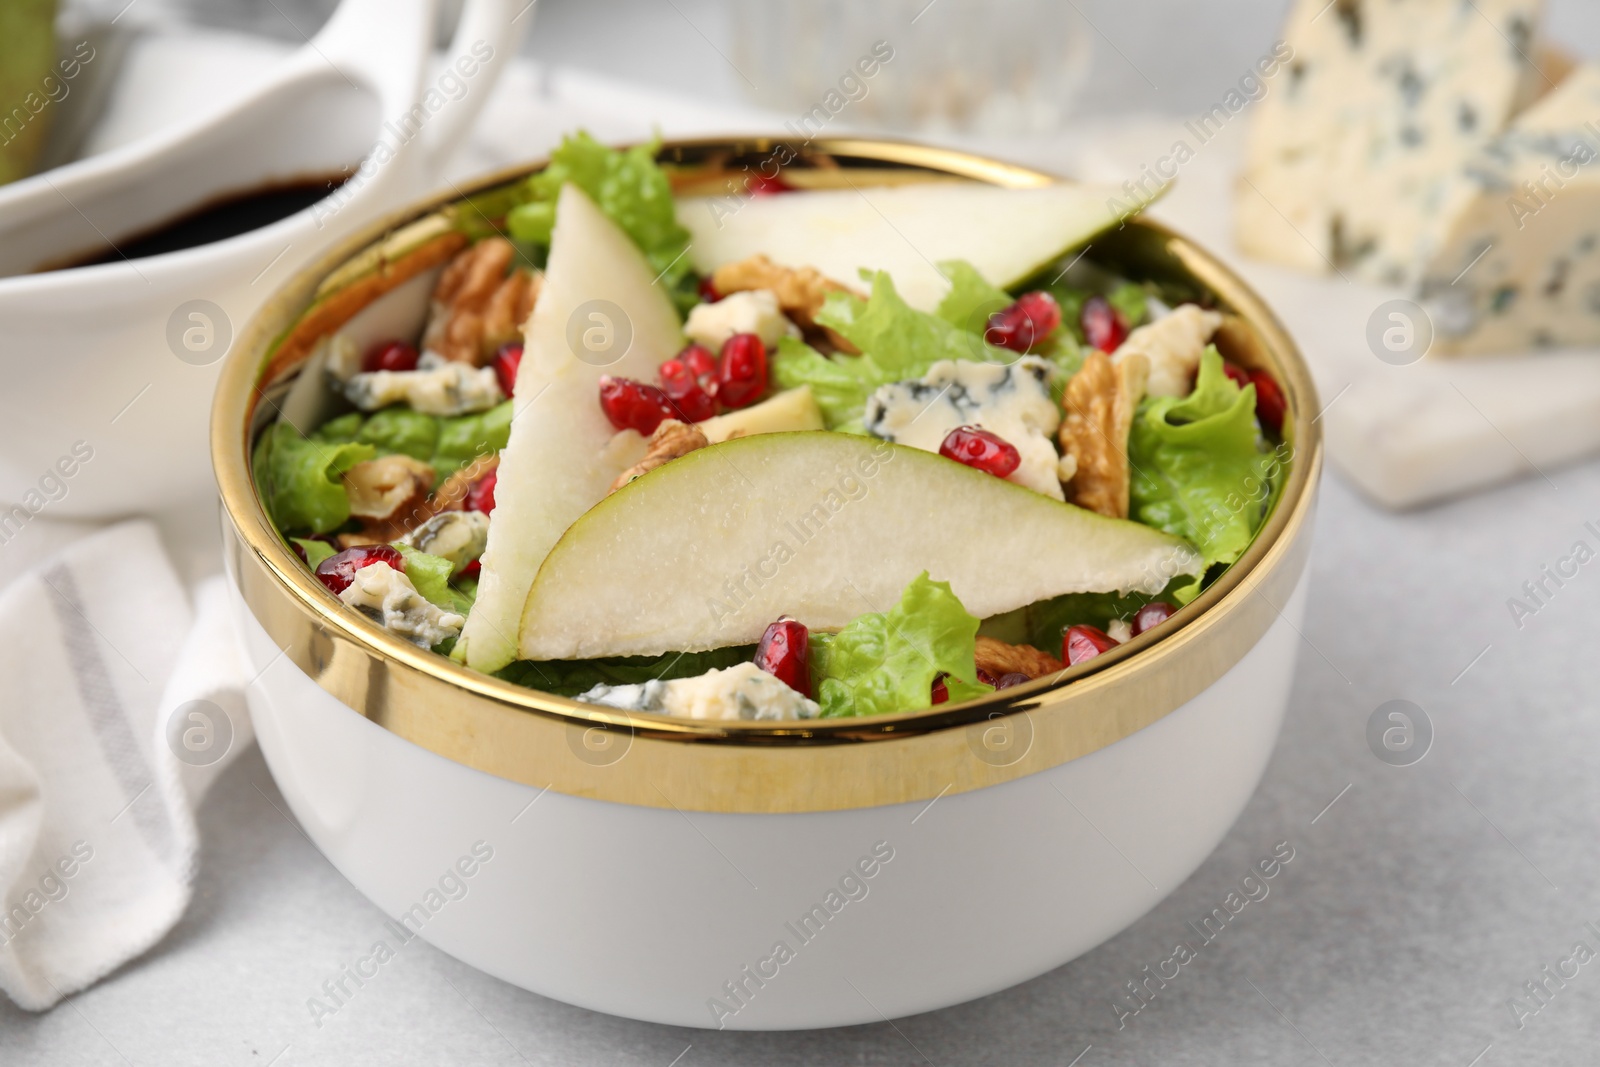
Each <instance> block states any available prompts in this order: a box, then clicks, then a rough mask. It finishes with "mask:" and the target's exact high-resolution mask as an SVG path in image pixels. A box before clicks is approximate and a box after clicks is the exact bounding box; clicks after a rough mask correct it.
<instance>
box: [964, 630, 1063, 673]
mask: <svg viewBox="0 0 1600 1067" xmlns="http://www.w3.org/2000/svg"><path fill="white" fill-rule="evenodd" d="M973 658H974V659H975V660H976V661H977V664H978V669H979V670H980V671H983V672H984V673H986V674H988V675H989V676H990V677H992V678H999V677H1000V676H1001V675H1004V674H1026V675H1027V676H1028V677H1029V679H1033V678H1043V677H1044V676H1045V675H1047V674H1054V673H1056V672H1057V671H1062V670H1065V669H1066V667H1067V665H1066V664H1065V663H1062V662H1061V661H1060V660H1058V659H1056V658H1055V657H1054V656H1052V655H1050V653H1048V652H1040V651H1039V650H1038V649H1037V648H1034V647H1033V646H1032V645H1008V644H1006V643H1005V642H1004V641H1000V640H997V639H996V638H993V637H980V638H978V647H977V649H976V650H975V655H974V657H973Z"/></svg>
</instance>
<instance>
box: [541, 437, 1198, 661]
mask: <svg viewBox="0 0 1600 1067" xmlns="http://www.w3.org/2000/svg"><path fill="white" fill-rule="evenodd" d="M1201 567H1202V561H1201V560H1200V558H1199V556H1198V554H1196V553H1195V551H1194V550H1193V549H1192V548H1190V547H1189V545H1188V544H1186V543H1185V542H1183V541H1181V540H1179V539H1178V538H1175V537H1170V536H1168V535H1167V534H1164V533H1161V532H1160V531H1158V530H1153V529H1151V528H1150V527H1148V526H1141V525H1139V524H1138V523H1134V522H1129V521H1127V520H1125V519H1111V518H1106V517H1105V516H1103V515H1097V514H1095V513H1093V512H1090V511H1085V510H1083V509H1082V508H1078V507H1074V506H1073V505H1071V504H1064V503H1061V502H1060V501H1057V500H1052V499H1051V498H1049V497H1047V496H1043V495H1042V494H1039V493H1035V492H1033V491H1032V490H1030V489H1024V488H1022V487H1021V486H1018V485H1013V484H1012V483H1010V482H1007V481H1004V480H1002V479H1000V478H996V477H994V476H993V475H990V474H985V473H983V472H981V471H977V470H974V469H973V468H971V467H966V466H963V465H961V464H960V463H956V462H955V461H953V460H949V459H945V458H944V457H942V456H938V455H935V454H933V453H930V452H923V451H921V450H920V449H914V448H906V447H904V446H901V445H892V444H889V443H888V442H885V441H878V440H875V439H873V438H870V437H859V436H856V435H854V434H843V433H830V432H827V431H810V432H795V433H772V434H761V435H758V436H754V437H740V438H736V439H734V440H732V441H727V442H724V443H723V444H720V445H711V446H709V447H707V448H702V449H699V450H697V451H695V452H691V453H689V454H688V455H686V456H683V457H681V458H679V459H675V460H673V461H672V462H670V463H668V464H666V465H664V466H662V467H659V468H657V469H656V470H654V471H651V472H650V473H649V474H646V475H645V476H644V477H642V478H639V479H638V480H637V481H634V482H632V483H631V484H629V485H627V486H626V487H624V488H623V489H621V490H619V491H618V492H616V493H614V494H612V495H611V496H610V497H607V498H606V499H605V500H604V501H602V502H601V503H600V504H599V505H597V506H596V507H595V508H594V509H593V510H592V511H590V512H588V513H587V514H586V515H584V516H583V517H582V518H581V519H579V520H578V521H577V522H576V523H575V524H574V525H573V527H572V528H571V529H570V530H568V531H567V532H566V533H565V534H564V535H563V536H562V538H561V540H560V542H559V543H558V544H557V545H556V546H555V548H554V549H553V550H551V552H550V554H549V556H548V557H547V558H546V559H545V561H544V564H543V566H541V567H540V568H539V575H538V578H537V579H536V580H535V581H534V583H533V587H532V589H531V590H530V592H529V594H528V602H527V606H526V608H525V609H524V611H523V615H522V629H521V633H520V637H519V646H520V649H519V650H520V654H521V656H522V657H523V658H524V659H538V660H546V659H577V658H589V657H594V656H622V655H658V654H660V653H663V652H676V651H701V650H705V649H710V648H720V647H723V646H726V645H739V644H749V643H752V642H754V641H757V640H758V639H760V637H761V634H762V631H763V630H765V629H766V627H767V624H768V623H770V622H772V621H773V620H774V619H776V618H778V616H780V615H791V616H793V617H794V618H797V619H799V620H800V621H801V622H803V623H805V624H806V625H807V626H809V627H812V628H814V629H820V630H838V629H840V628H842V627H843V626H844V625H845V624H846V623H848V622H849V621H850V620H851V619H853V618H855V617H856V616H858V615H861V614H863V613H864V612H869V611H887V610H888V609H889V608H890V607H892V606H893V605H894V604H895V603H896V602H897V601H898V599H899V597H900V593H901V590H902V589H904V588H905V586H906V584H907V583H908V582H910V581H911V579H913V578H915V577H916V576H917V574H918V573H919V572H921V571H924V570H926V571H928V572H929V573H930V574H931V575H932V577H933V578H934V579H935V580H940V581H948V582H950V584H951V586H952V588H953V589H954V590H955V593H956V595H957V596H959V597H960V598H961V602H962V603H963V604H964V605H966V608H967V610H968V611H970V612H972V613H973V614H974V615H977V616H979V617H987V616H992V615H999V614H1001V613H1003V612H1007V611H1011V610H1013V609H1016V608H1020V607H1023V606H1024V605H1027V604H1031V603H1034V602H1035V601H1039V600H1043V599H1046V598H1047V597H1053V596H1058V595H1060V594H1062V593H1083V592H1097V593H1099V592H1133V591H1138V592H1142V593H1156V592H1159V591H1160V590H1161V589H1163V588H1164V587H1165V586H1166V584H1167V583H1168V581H1170V580H1171V579H1172V578H1173V577H1175V576H1177V575H1179V574H1190V575H1193V574H1198V573H1199V572H1200V570H1201Z"/></svg>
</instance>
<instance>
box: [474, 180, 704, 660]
mask: <svg viewBox="0 0 1600 1067" xmlns="http://www.w3.org/2000/svg"><path fill="white" fill-rule="evenodd" d="M654 275H655V272H654V271H652V270H651V269H650V267H649V265H648V264H647V263H646V262H645V259H644V256H643V255H642V254H640V252H639V250H638V248H637V247H635V246H634V244H633V242H632V241H631V240H629V239H628V236H627V234H625V233H623V232H622V230H621V229H619V228H618V227H617V225H616V223H614V222H612V221H611V220H610V219H608V218H607V217H606V216H605V215H604V214H603V213H602V212H601V211H600V209H599V208H598V207H596V206H595V204H594V202H593V201H592V200H590V199H589V198H588V197H587V196H586V195H584V193H583V192H582V191H581V190H579V189H578V188H577V187H576V186H574V185H567V186H564V187H563V188H562V190H561V195H560V197H559V198H558V199H557V201H556V223H555V229H554V231H553V232H552V234H551V237H550V258H549V261H548V263H547V264H546V266H545V275H544V285H543V287H542V288H541V289H540V291H539V299H538V301H537V303H535V304H534V308H533V314H532V315H531V316H530V317H529V319H528V325H527V331H526V339H525V343H524V347H523V352H524V354H523V358H522V365H521V366H520V367H519V368H518V370H517V381H516V387H515V401H516V408H515V414H514V415H513V416H512V419H511V437H510V440H509V441H508V442H507V444H506V447H505V448H504V449H503V450H502V451H501V453H500V466H499V470H498V475H497V479H498V480H497V482H496V485H495V510H494V516H493V521H492V522H491V523H490V524H489V546H488V548H487V550H486V551H485V552H484V554H483V572H482V575H481V577H480V579H479V583H478V598H477V602H476V604H475V605H474V606H473V609H472V612H471V614H470V615H469V616H468V618H467V625H466V628H465V629H464V630H463V631H462V634H461V640H460V641H459V642H458V644H457V650H458V654H459V655H460V656H461V658H464V659H465V661H466V662H467V664H469V665H470V666H472V667H475V668H477V669H478V670H483V671H494V670H498V669H500V668H501V667H503V666H505V665H506V664H507V663H509V662H511V661H512V660H513V659H515V658H516V651H517V642H516V635H517V623H518V620H519V619H520V618H521V617H522V606H523V602H524V601H525V600H526V599H527V596H528V587H529V586H530V585H531V584H532V582H533V578H534V575H536V574H537V573H538V572H539V565H540V563H542V562H543V561H544V557H545V554H546V553H547V552H549V551H550V548H551V546H552V545H554V544H555V543H556V541H557V539H559V538H560V536H561V534H562V532H563V531H565V530H566V529H567V527H569V526H571V525H572V524H573V522H575V521H576V520H577V519H578V517H579V516H580V515H582V514H583V513H584V512H585V511H588V510H589V509H590V508H591V507H593V506H594V505H595V504H596V503H597V502H599V501H600V500H601V499H602V498H603V497H605V495H606V492H607V491H608V490H609V489H610V487H611V483H612V482H613V481H614V480H615V479H616V477H617V475H619V474H621V473H622V471H623V470H624V469H625V468H626V467H627V466H629V464H630V463H631V462H633V461H634V460H636V459H637V458H638V456H637V455H631V456H630V455H629V454H628V453H627V451H626V450H625V449H617V448H614V447H608V444H609V443H610V442H611V441H612V438H613V437H614V436H617V432H616V427H614V426H612V425H611V423H610V421H609V420H607V418H606V417H605V415H604V413H603V412H601V410H600V401H599V395H600V393H599V381H600V377H601V375H605V374H610V375H616V376H620V377H625V378H637V379H641V380H644V381H649V380H651V379H653V378H654V377H655V374H656V368H657V367H659V366H660V365H661V363H662V361H663V360H666V359H669V358H671V356H672V355H673V354H674V353H675V352H677V351H678V350H679V349H681V348H682V347H683V343H684V342H683V330H682V327H681V324H680V323H679V321H678V313H677V311H676V310H675V309H674V308H673V306H672V301H671V299H670V298H669V297H668V296H667V293H666V290H665V289H663V288H662V287H661V286H659V285H657V284H656V283H655V279H654ZM630 333H631V340H630V339H629V334H630ZM635 436H636V435H635ZM463 646H464V647H463Z"/></svg>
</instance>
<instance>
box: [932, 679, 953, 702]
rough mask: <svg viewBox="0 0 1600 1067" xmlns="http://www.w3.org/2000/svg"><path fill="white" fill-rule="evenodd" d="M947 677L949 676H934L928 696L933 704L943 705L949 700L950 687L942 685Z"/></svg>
mask: <svg viewBox="0 0 1600 1067" xmlns="http://www.w3.org/2000/svg"><path fill="white" fill-rule="evenodd" d="M948 677H950V676H949V675H948V674H944V673H940V674H937V675H934V678H933V691H932V692H931V693H930V694H929V695H930V696H931V697H932V700H933V703H935V704H943V703H945V702H946V701H948V700H949V699H950V687H949V686H947V685H945V684H944V680H945V679H946V678H948Z"/></svg>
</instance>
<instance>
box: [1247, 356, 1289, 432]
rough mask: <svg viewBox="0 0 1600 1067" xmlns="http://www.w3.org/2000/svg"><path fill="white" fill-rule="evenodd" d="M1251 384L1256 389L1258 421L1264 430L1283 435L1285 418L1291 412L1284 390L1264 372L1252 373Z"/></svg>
mask: <svg viewBox="0 0 1600 1067" xmlns="http://www.w3.org/2000/svg"><path fill="white" fill-rule="evenodd" d="M1250 383H1251V384H1252V385H1254V386H1255V387H1256V419H1257V420H1258V421H1260V423H1261V426H1262V428H1263V429H1266V430H1271V431H1272V432H1273V433H1282V432H1283V416H1284V413H1285V412H1287V411H1288V410H1289V405H1288V404H1287V403H1286V402H1285V401H1284V399H1283V390H1282V389H1279V388H1278V383H1277V382H1275V381H1273V380H1272V376H1271V375H1270V374H1268V373H1267V372H1266V371H1264V370H1253V371H1251V372H1250Z"/></svg>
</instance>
